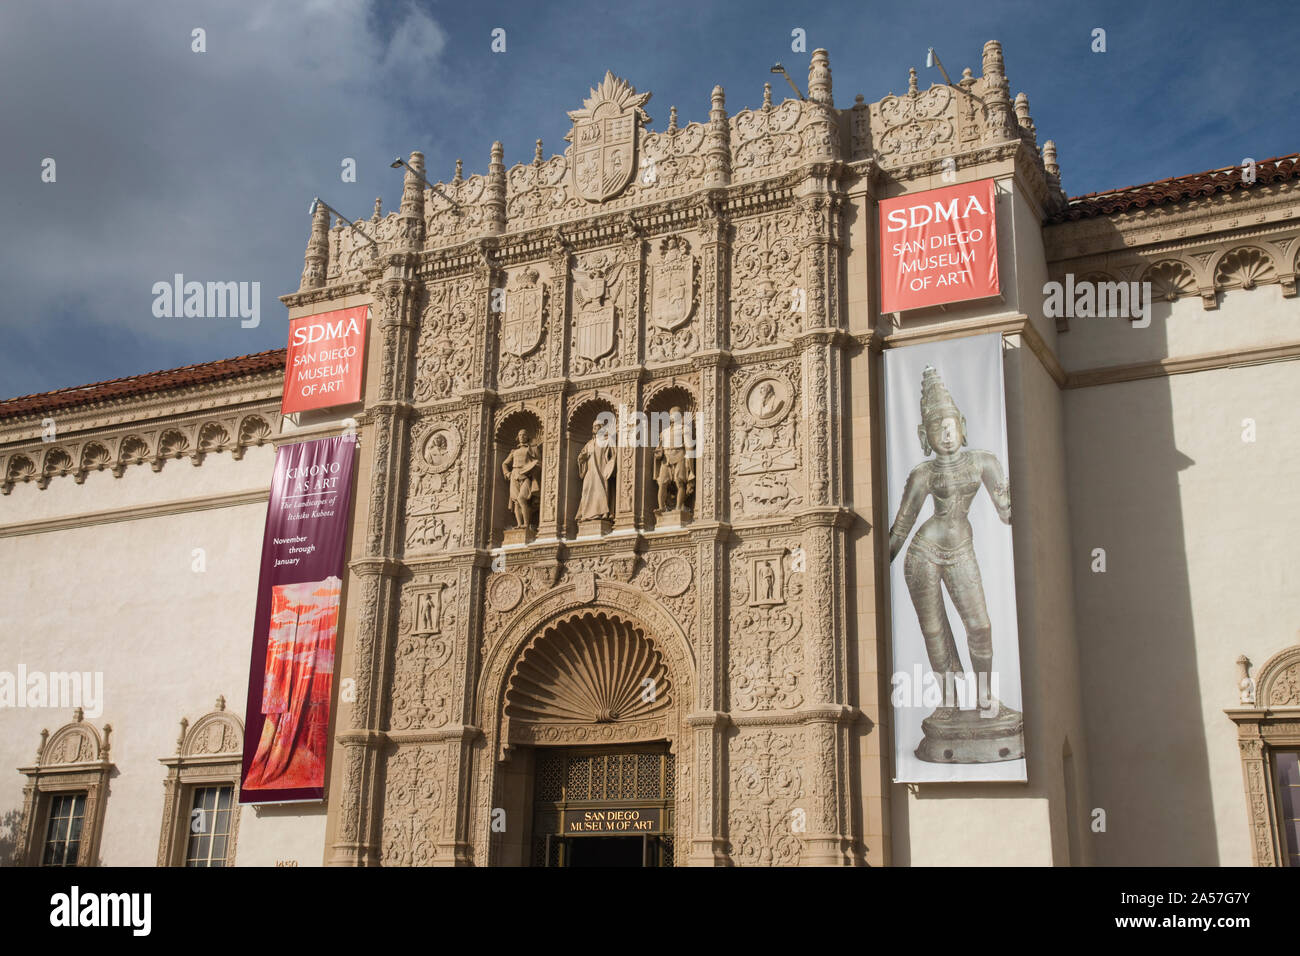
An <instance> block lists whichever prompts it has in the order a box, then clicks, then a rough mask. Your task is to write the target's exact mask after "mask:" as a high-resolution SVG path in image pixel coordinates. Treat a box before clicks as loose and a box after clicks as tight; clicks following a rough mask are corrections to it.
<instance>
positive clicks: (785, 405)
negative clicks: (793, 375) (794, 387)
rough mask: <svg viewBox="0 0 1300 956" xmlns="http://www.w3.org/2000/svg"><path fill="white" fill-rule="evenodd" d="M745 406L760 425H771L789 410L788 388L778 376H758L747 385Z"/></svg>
mask: <svg viewBox="0 0 1300 956" xmlns="http://www.w3.org/2000/svg"><path fill="white" fill-rule="evenodd" d="M745 407H746V408H747V409H749V414H750V415H752V416H753V417H754V420H755V421H756V422H758V423H759V424H760V425H771V424H773V423H775V422H777V421H779V420H780V419H782V418H784V417H785V414H786V412H788V411H789V410H790V388H789V386H788V385H787V384H786V383H785V382H784V381H782V380H781V379H779V378H775V377H765V378H760V379H758V380H757V381H755V382H754V384H753V385H751V386H750V387H749V393H748V394H747V395H746V396H745Z"/></svg>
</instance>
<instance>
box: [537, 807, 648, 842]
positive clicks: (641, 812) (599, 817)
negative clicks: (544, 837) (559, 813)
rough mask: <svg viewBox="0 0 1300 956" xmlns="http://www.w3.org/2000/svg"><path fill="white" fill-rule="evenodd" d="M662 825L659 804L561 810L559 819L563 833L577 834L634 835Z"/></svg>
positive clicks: (566, 834)
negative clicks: (654, 805) (560, 818)
mask: <svg viewBox="0 0 1300 956" xmlns="http://www.w3.org/2000/svg"><path fill="white" fill-rule="evenodd" d="M662 824H663V808H662V807H594V808H590V809H586V810H565V811H564V812H563V820H562V821H561V826H562V828H563V829H562V832H563V834H564V836H576V835H578V834H580V833H587V834H597V833H604V834H611V833H621V834H625V835H627V836H635V835H637V834H641V833H658V832H659V831H660V829H661V827H662Z"/></svg>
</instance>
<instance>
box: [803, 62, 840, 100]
mask: <svg viewBox="0 0 1300 956" xmlns="http://www.w3.org/2000/svg"><path fill="white" fill-rule="evenodd" d="M808 99H810V100H812V101H813V102H814V103H820V104H822V106H834V105H835V103H834V102H833V101H832V99H831V59H830V56H829V54H827V52H826V51H825V50H822V49H816V50H813V53H812V61H811V62H810V63H809V64H808Z"/></svg>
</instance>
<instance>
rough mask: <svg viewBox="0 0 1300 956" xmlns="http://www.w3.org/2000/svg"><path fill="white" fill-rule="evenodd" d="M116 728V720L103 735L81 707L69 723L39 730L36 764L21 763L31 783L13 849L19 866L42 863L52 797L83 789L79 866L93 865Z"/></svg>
mask: <svg viewBox="0 0 1300 956" xmlns="http://www.w3.org/2000/svg"><path fill="white" fill-rule="evenodd" d="M112 732H113V727H112V725H111V724H105V725H104V733H103V734H102V735H101V734H100V732H99V731H98V730H96V729H95V727H94V726H93V725H92V724H88V723H86V722H85V712H84V711H83V710H82V709H81V708H80V707H78V708H76V710H74V711H73V712H72V721H71V723H67V724H64V725H63V726H62V727H60V728H59V729H58V730H56V731H55V732H54V734H53V736H51V734H50V732H49V731H48V730H42V731H41V742H40V744H39V746H38V747H37V748H36V763H35V764H33V765H32V766H30V767H19V768H18V771H19V773H22V774H25V775H26V776H27V780H28V782H27V785H26V786H24V787H23V816H22V822H21V824H20V825H19V831H18V832H19V839H18V846H17V848H16V850H15V853H14V862H15V863H16V864H17V865H20V866H23V865H25V866H37V865H39V864H40V862H41V861H40V855H41V852H42V849H43V841H44V834H45V830H46V826H47V821H48V819H49V808H50V800H51V799H52V798H53V797H54V796H58V795H60V794H70V793H80V792H84V793H85V795H86V802H85V806H84V808H83V811H82V827H81V843H80V847H79V850H78V853H77V866H94V865H95V864H96V863H97V862H98V860H99V843H100V837H101V835H102V832H103V821H104V800H105V797H106V796H107V793H108V778H109V776H110V775H111V774H112V772H113V770H114V767H113V763H112V761H111V760H110V758H109V737H110V735H111V734H112Z"/></svg>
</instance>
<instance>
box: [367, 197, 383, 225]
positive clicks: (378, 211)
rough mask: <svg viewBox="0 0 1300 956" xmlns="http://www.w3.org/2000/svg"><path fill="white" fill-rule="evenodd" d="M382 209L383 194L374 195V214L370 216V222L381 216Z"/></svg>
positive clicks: (376, 220) (377, 220) (377, 219)
mask: <svg viewBox="0 0 1300 956" xmlns="http://www.w3.org/2000/svg"><path fill="white" fill-rule="evenodd" d="M383 210H384V197H383V196H376V197H375V214H374V215H373V216H371V217H370V221H371V222H379V220H380V219H382V218H383Z"/></svg>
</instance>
